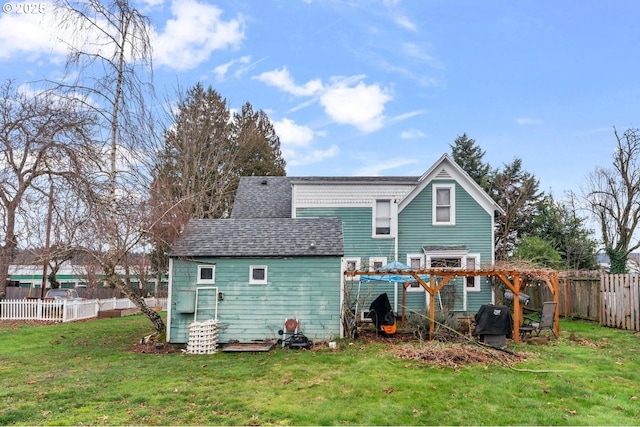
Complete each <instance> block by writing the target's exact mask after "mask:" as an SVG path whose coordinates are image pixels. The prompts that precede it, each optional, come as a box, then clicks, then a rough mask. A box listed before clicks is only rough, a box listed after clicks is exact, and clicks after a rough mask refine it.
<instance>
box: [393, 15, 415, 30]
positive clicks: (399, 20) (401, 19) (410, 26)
mask: <svg viewBox="0 0 640 427" xmlns="http://www.w3.org/2000/svg"><path fill="white" fill-rule="evenodd" d="M393 20H394V21H395V22H396V24H398V25H399V26H401V27H402V28H404V29H406V30H409V31H416V30H417V29H418V28H417V27H416V24H415V23H414V22H413V21H411V20H410V19H409V18H407V17H406V16H404V15H395V16H394V17H393Z"/></svg>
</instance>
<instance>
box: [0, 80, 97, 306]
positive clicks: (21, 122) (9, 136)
mask: <svg viewBox="0 0 640 427" xmlns="http://www.w3.org/2000/svg"><path fill="white" fill-rule="evenodd" d="M76 107H77V105H76V104H75V103H74V102H73V100H64V99H60V98H57V97H55V96H52V95H51V94H44V93H37V94H34V95H27V94H26V93H24V92H22V91H20V90H19V89H17V88H16V87H15V86H14V83H13V82H12V81H7V82H5V83H4V84H3V85H2V86H1V87H0V145H1V146H2V158H1V159H0V212H1V213H2V215H1V217H2V230H1V232H0V235H1V237H2V244H1V245H0V299H4V298H5V297H6V278H7V274H8V270H9V265H10V264H11V263H12V260H13V257H14V255H15V252H16V250H17V248H18V244H19V239H20V235H19V234H20V232H21V231H22V232H24V230H25V228H24V227H23V228H22V230H19V226H18V221H19V218H18V216H19V213H20V209H21V206H22V204H23V203H24V202H25V200H26V198H27V197H28V195H29V192H30V191H34V188H35V184H36V183H37V181H38V180H39V179H42V178H43V177H46V176H52V175H58V176H68V175H69V174H71V173H73V171H74V170H76V169H80V168H82V165H81V163H80V162H78V160H79V157H78V153H79V152H78V151H76V149H77V148H78V147H79V146H80V145H81V143H82V142H83V141H84V140H86V138H87V132H86V129H87V126H88V125H90V124H91V116H90V115H86V114H83V113H81V112H79V111H78V110H77V108H76ZM23 223H24V224H28V222H23ZM22 237H23V238H25V236H24V235H23V236H22Z"/></svg>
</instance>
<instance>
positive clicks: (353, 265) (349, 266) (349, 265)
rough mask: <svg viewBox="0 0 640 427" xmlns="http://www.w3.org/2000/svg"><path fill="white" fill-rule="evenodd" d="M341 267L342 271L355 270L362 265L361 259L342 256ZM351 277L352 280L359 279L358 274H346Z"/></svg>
mask: <svg viewBox="0 0 640 427" xmlns="http://www.w3.org/2000/svg"><path fill="white" fill-rule="evenodd" d="M342 262H343V269H344V271H357V270H360V268H361V267H362V261H361V259H360V258H355V257H350V258H343V261H342ZM348 277H353V280H360V276H348Z"/></svg>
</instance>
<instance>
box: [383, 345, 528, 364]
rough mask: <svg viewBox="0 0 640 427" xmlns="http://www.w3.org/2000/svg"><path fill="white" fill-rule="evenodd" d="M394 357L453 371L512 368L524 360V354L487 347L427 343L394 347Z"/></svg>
mask: <svg viewBox="0 0 640 427" xmlns="http://www.w3.org/2000/svg"><path fill="white" fill-rule="evenodd" d="M394 353H395V357H397V358H399V359H408V360H416V361H420V362H424V363H432V364H435V365H438V366H446V367H450V368H454V369H458V368H461V367H463V366H465V365H471V364H483V365H486V364H501V365H508V366H513V365H514V364H516V363H518V362H523V361H524V360H526V356H525V355H524V354H516V353H510V352H509V353H507V352H503V351H499V350H495V349H490V348H487V347H483V346H479V345H473V344H470V343H468V344H460V343H447V344H443V343H439V342H429V343H422V344H420V345H415V344H402V345H397V346H395V347H394Z"/></svg>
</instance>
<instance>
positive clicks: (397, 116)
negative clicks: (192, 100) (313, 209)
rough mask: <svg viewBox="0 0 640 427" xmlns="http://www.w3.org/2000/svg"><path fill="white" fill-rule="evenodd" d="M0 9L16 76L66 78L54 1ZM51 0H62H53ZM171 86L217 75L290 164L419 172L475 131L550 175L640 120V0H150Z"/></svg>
mask: <svg viewBox="0 0 640 427" xmlns="http://www.w3.org/2000/svg"><path fill="white" fill-rule="evenodd" d="M9 4H11V5H13V9H12V10H10V11H8V13H3V14H2V15H1V16H0V46H3V48H2V49H0V77H2V80H4V79H6V78H14V79H16V81H17V82H18V83H21V84H25V85H26V87H28V85H29V83H28V82H29V81H32V80H35V79H39V78H42V77H49V78H54V77H55V75H56V73H57V72H58V71H59V69H60V67H61V66H62V61H63V58H64V50H63V47H62V46H61V45H59V44H55V43H53V42H51V40H52V34H54V33H55V31H56V29H55V25H54V24H55V23H54V22H52V20H51V18H52V16H53V14H51V13H47V10H46V8H45V13H44V14H32V15H26V14H18V13H16V10H17V9H16V8H17V6H18V5H17V3H9ZM45 4H46V3H45ZM133 4H134V5H135V6H136V7H138V8H139V9H140V10H141V11H142V12H143V13H144V14H146V15H147V16H149V17H150V18H151V21H152V24H153V27H154V28H153V31H154V35H155V36H154V56H155V58H154V66H155V68H154V73H155V86H156V90H157V92H158V94H159V97H160V98H161V99H166V98H167V97H168V98H171V96H174V95H175V91H176V88H177V86H178V85H179V86H181V87H182V88H189V87H191V86H193V85H195V84H196V83H197V82H202V84H204V85H205V86H209V85H210V86H212V87H213V88H214V89H215V90H217V91H218V92H219V93H220V94H221V95H222V96H223V97H225V98H226V99H227V100H228V101H229V104H230V106H231V107H232V108H239V107H240V106H241V105H242V104H243V103H245V102H247V101H249V102H251V104H252V105H253V106H254V109H262V110H264V111H265V112H266V113H267V114H268V115H269V117H270V118H271V120H272V121H273V122H274V124H275V126H276V130H277V132H278V135H279V136H280V139H281V142H282V150H283V153H284V156H285V160H286V161H287V163H288V166H287V174H288V175H291V176H305V175H346V176H351V175H419V174H422V173H423V172H424V171H425V170H426V169H427V168H429V167H430V166H431V165H432V163H433V162H434V161H435V160H436V159H438V158H439V157H440V156H441V155H442V154H443V153H445V152H446V153H449V152H450V151H451V150H450V147H449V144H452V143H453V141H454V140H455V138H456V137H457V136H459V135H462V134H463V133H466V134H467V135H468V136H469V137H470V138H473V139H475V140H476V142H477V144H478V145H479V146H480V147H481V148H482V149H484V150H485V151H486V155H485V161H487V162H488V163H490V164H491V165H492V166H494V167H498V166H501V165H502V164H503V163H508V162H511V161H512V160H513V159H514V158H515V157H519V158H522V159H523V166H524V169H525V170H527V171H528V172H531V173H533V174H534V175H536V176H537V177H538V178H539V179H540V181H541V189H542V190H551V191H553V193H554V194H556V195H557V196H562V194H563V193H564V192H565V191H567V190H574V191H578V192H579V191H580V186H581V185H582V183H583V182H584V180H585V178H586V176H587V175H588V174H589V173H590V172H591V171H593V170H594V169H595V168H596V167H597V166H609V165H610V164H611V154H612V152H613V149H614V147H615V138H614V135H613V127H614V126H615V127H616V128H617V129H618V130H620V131H624V130H625V129H627V128H629V127H638V126H640V120H639V118H638V113H639V107H640V78H639V77H638V76H640V66H639V65H640V64H639V62H640V55H639V52H638V50H639V48H640V26H639V25H638V23H637V19H638V16H640V2H637V1H635V0H608V1H605V0H599V1H591V0H580V1H578V0H573V1H569V0H567V1H563V0H535V1H526V0H523V1H513V0H505V1H493V0H485V1H458V0H441V1H436V0H404V1H400V0H395V1H394V0H386V1H383V0H361V1H348V0H345V1H337V0H335V1H334V0H306V1H304V0H233V1H205V0H199V1H196V0H174V1H170V0H164V1H163V0H146V1H139V2H133Z"/></svg>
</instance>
